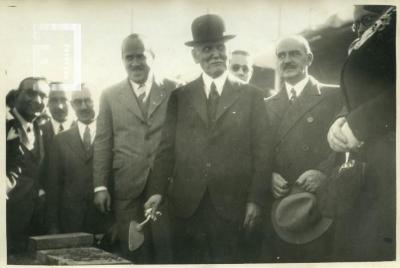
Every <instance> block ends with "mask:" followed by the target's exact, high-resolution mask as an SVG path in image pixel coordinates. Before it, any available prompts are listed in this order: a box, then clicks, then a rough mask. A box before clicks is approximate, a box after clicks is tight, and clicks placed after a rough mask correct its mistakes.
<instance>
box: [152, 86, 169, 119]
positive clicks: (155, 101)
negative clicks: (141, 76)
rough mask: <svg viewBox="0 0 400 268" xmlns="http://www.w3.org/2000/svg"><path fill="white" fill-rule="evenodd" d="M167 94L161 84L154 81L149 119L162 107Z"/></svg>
mask: <svg viewBox="0 0 400 268" xmlns="http://www.w3.org/2000/svg"><path fill="white" fill-rule="evenodd" d="M166 97H167V94H166V92H165V89H164V88H163V87H162V85H161V84H159V83H157V82H156V80H155V79H154V80H153V85H152V86H151V90H150V96H149V108H148V118H150V117H151V115H152V114H153V113H154V111H155V110H156V109H157V108H158V107H159V106H160V104H161V103H162V102H163V101H164V100H165V99H166Z"/></svg>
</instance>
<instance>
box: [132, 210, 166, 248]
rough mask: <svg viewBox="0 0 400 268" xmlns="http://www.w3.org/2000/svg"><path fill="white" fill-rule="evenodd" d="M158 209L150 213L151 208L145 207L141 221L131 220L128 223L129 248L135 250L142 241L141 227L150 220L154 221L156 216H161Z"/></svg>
mask: <svg viewBox="0 0 400 268" xmlns="http://www.w3.org/2000/svg"><path fill="white" fill-rule="evenodd" d="M161 215H162V214H161V212H160V211H156V212H155V213H152V209H151V208H150V209H147V210H146V213H145V217H146V219H145V220H144V221H142V222H141V223H137V222H136V221H131V222H130V224H129V240H128V241H129V250H130V251H135V250H137V249H138V248H139V247H140V246H141V245H142V244H143V242H144V233H143V227H144V226H145V225H146V223H148V222H149V221H150V220H152V221H156V220H157V217H158V216H161Z"/></svg>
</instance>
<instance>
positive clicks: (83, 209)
mask: <svg viewBox="0 0 400 268" xmlns="http://www.w3.org/2000/svg"><path fill="white" fill-rule="evenodd" d="M71 105H72V108H73V109H74V111H75V114H76V117H77V119H78V121H77V123H76V125H75V126H73V127H72V128H70V129H68V130H66V131H63V132H61V133H59V134H58V135H56V136H55V137H54V140H53V142H52V145H51V150H50V154H49V167H48V178H49V181H48V193H47V201H48V207H47V220H48V221H49V226H50V233H53V234H54V233H72V232H89V233H105V232H106V231H107V230H106V227H107V223H108V224H110V219H109V217H106V215H105V214H102V213H100V212H99V211H98V210H96V209H95V206H94V204H93V195H94V194H93V178H92V173H93V140H94V137H95V134H96V121H95V115H96V113H95V108H94V103H93V99H92V95H91V93H90V91H89V89H88V88H87V87H86V86H84V85H82V88H81V89H79V90H75V91H74V92H72V98H71Z"/></svg>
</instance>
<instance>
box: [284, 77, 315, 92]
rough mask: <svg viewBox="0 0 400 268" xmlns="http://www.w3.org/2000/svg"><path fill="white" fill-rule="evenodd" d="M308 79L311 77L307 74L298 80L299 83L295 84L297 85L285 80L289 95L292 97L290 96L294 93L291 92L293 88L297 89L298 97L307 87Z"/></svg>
mask: <svg viewBox="0 0 400 268" xmlns="http://www.w3.org/2000/svg"><path fill="white" fill-rule="evenodd" d="M308 80H310V77H309V76H308V75H307V76H306V77H304V78H303V79H302V80H300V81H299V82H297V84H295V85H291V84H289V83H288V82H285V87H286V92H287V95H288V97H289V98H290V96H291V95H292V93H291V92H290V91H291V90H292V89H294V90H295V91H296V96H297V97H298V96H300V94H301V93H302V92H303V90H304V88H305V87H306V85H307V83H308Z"/></svg>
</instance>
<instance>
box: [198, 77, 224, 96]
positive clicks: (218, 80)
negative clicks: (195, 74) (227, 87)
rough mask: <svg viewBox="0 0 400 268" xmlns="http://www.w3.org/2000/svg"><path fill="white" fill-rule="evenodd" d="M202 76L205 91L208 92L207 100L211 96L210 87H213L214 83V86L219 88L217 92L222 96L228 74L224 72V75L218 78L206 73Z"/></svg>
mask: <svg viewBox="0 0 400 268" xmlns="http://www.w3.org/2000/svg"><path fill="white" fill-rule="evenodd" d="M201 76H202V79H203V82H204V90H205V92H206V96H207V98H208V95H209V94H210V87H211V83H212V82H214V84H215V86H216V88H217V92H218V94H219V95H220V96H221V94H222V90H223V88H224V84H225V81H226V79H227V78H228V72H224V73H223V74H222V75H220V76H218V77H217V78H212V77H210V76H209V75H207V74H206V73H204V72H203V74H202V75H201Z"/></svg>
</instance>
